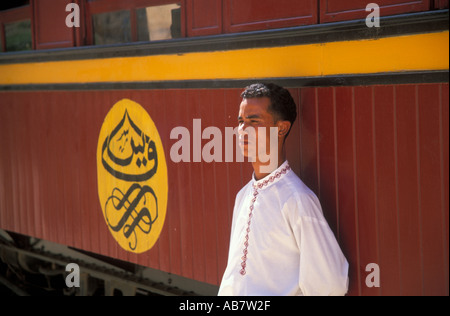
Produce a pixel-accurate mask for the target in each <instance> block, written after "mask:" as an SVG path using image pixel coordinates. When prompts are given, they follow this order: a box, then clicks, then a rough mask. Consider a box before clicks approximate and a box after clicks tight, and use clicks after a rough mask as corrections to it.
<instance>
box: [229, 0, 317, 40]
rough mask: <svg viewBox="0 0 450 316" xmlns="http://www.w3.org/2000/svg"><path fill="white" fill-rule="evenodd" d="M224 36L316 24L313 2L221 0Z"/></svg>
mask: <svg viewBox="0 0 450 316" xmlns="http://www.w3.org/2000/svg"><path fill="white" fill-rule="evenodd" d="M224 1H225V2H224V13H223V15H224V17H223V19H224V29H225V33H235V32H242V31H255V30H265V29H273V28H282V27H290V26H299V25H307V24H315V23H317V5H316V1H314V0H305V1H291V0H247V1H236V0H224Z"/></svg>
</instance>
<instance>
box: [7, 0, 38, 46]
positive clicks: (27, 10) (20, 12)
mask: <svg viewBox="0 0 450 316" xmlns="http://www.w3.org/2000/svg"><path fill="white" fill-rule="evenodd" d="M26 20H30V21H31V49H32V50H35V49H36V39H35V32H34V23H33V1H30V4H28V5H24V6H21V7H17V8H12V9H8V10H4V11H0V41H1V50H0V52H1V53H4V52H7V51H6V34H5V24H9V23H15V22H21V21H26Z"/></svg>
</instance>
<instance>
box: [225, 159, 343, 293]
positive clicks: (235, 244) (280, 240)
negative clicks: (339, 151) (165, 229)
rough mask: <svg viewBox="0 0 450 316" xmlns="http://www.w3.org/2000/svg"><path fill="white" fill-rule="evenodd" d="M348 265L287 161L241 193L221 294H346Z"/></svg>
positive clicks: (309, 193) (315, 201) (312, 197)
mask: <svg viewBox="0 0 450 316" xmlns="http://www.w3.org/2000/svg"><path fill="white" fill-rule="evenodd" d="M347 289H348V263H347V260H346V259H345V257H344V255H343V253H342V251H341V249H340V247H339V245H338V243H337V241H336V238H335V236H334V234H333V232H332V230H331V229H330V227H329V225H328V223H327V221H326V220H325V218H324V216H323V213H322V208H321V206H320V203H319V200H318V199H317V197H316V195H315V194H314V193H313V192H312V191H311V190H310V189H309V188H308V187H307V186H306V185H305V184H304V183H303V182H302V181H301V180H300V178H299V177H297V175H296V174H295V173H294V172H293V171H292V170H291V168H290V167H289V164H288V162H287V161H286V162H285V163H284V164H283V165H281V166H280V167H279V168H278V169H277V170H275V171H274V172H273V173H272V174H270V175H269V176H267V177H266V178H264V179H262V180H259V181H256V180H255V179H253V180H252V181H250V182H249V183H248V184H247V185H246V186H245V187H244V188H243V189H242V190H241V191H240V192H239V193H238V195H237V197H236V202H235V206H234V212H233V224H232V228H231V240H230V248H229V254H228V264H227V268H226V270H225V273H224V276H223V279H222V283H221V285H220V289H219V295H222V296H287V295H308V296H309V295H314V296H319V295H345V294H346V293H347Z"/></svg>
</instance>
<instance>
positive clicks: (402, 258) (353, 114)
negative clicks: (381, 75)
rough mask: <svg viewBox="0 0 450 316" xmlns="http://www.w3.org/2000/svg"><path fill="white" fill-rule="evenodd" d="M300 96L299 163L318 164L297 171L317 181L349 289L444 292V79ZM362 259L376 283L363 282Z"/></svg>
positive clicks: (365, 292)
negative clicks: (346, 265)
mask: <svg viewBox="0 0 450 316" xmlns="http://www.w3.org/2000/svg"><path fill="white" fill-rule="evenodd" d="M302 94H304V96H303V98H302V100H303V114H304V117H303V120H304V121H303V124H302V133H303V136H302V155H303V156H304V157H307V159H303V160H302V161H303V162H305V161H314V160H315V159H318V161H319V164H315V163H309V164H308V165H307V166H303V167H302V175H303V174H305V176H302V177H303V179H304V180H305V181H306V182H307V183H309V182H310V183H312V184H313V185H312V186H311V187H313V188H314V186H315V185H316V184H315V183H319V187H318V189H317V191H316V192H319V193H320V198H321V202H322V205H323V208H324V213H325V214H326V216H327V218H328V219H329V220H330V225H331V226H332V227H333V228H334V229H335V231H336V232H338V233H339V235H338V236H339V241H340V243H341V246H342V247H343V250H344V253H345V254H346V255H347V258H348V260H349V262H350V293H349V294H350V295H431V294H438V295H448V278H447V276H448V212H449V209H448V115H447V114H448V84H425V85H400V86H374V87H353V88H317V89H304V90H303V91H302ZM316 96H317V97H316ZM317 109H318V110H317ZM425 112H426V113H425ZM306 120H307V121H308V122H306ZM314 122H317V123H314ZM315 124H317V125H318V133H311V131H310V130H311V129H314V128H315ZM333 130H334V132H333ZM308 138H309V139H308ZM316 142H318V148H317V149H316V150H315V153H313V154H312V153H311V151H312V150H313V149H314V146H315V143H316ZM307 144H309V146H306V145H307ZM314 155H315V157H312V156H314ZM308 167H310V168H313V169H314V170H312V171H311V170H309V168H308ZM314 174H317V178H318V179H317V180H316V181H314V180H311V175H314ZM335 214H336V215H335ZM369 263H377V264H378V265H379V266H380V269H381V287H380V288H369V287H367V286H366V284H365V278H366V277H367V275H368V272H366V271H365V268H366V266H367V264H369Z"/></svg>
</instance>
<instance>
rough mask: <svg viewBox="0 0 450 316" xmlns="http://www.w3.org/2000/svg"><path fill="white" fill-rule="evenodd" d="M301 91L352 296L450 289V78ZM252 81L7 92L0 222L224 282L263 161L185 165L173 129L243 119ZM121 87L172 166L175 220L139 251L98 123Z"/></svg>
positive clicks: (0, 107) (315, 174) (308, 159)
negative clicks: (102, 157) (100, 164)
mask: <svg viewBox="0 0 450 316" xmlns="http://www.w3.org/2000/svg"><path fill="white" fill-rule="evenodd" d="M291 91H292V93H293V95H294V98H295V99H296V100H297V101H298V100H301V103H302V110H301V111H300V114H301V120H300V121H299V122H298V124H297V127H295V128H296V129H294V130H293V131H292V134H291V136H290V139H289V142H288V144H289V148H288V157H289V159H290V161H291V163H292V164H293V165H295V166H294V168H296V169H297V170H299V173H300V176H301V177H302V179H303V180H304V181H305V182H306V183H307V184H308V185H309V186H310V187H311V188H312V189H313V190H314V191H315V192H316V193H317V194H318V195H319V197H320V200H321V202H322V205H323V210H324V213H325V216H326V218H327V219H328V220H329V223H330V226H331V227H332V229H333V231H334V232H335V233H336V236H337V237H338V240H339V242H340V244H341V246H342V248H343V251H344V253H345V254H346V256H347V258H348V260H349V262H350V293H349V294H350V295H389V294H395V295H423V294H426V295H429V294H439V295H445V294H448V210H449V203H448V201H449V199H448V164H449V163H448V161H449V160H448V159H449V158H448V144H449V140H448V130H449V129H448V84H423V85H398V86H373V87H342V88H333V87H331V88H306V89H291ZM240 92H241V89H223V90H222V89H217V90H165V91H109V92H104V91H89V92H88V91H86V92H81V91H77V92H75V91H74V92H2V93H1V99H0V100H1V101H0V135H2V137H0V148H1V150H0V227H1V228H2V229H7V230H12V231H15V232H19V233H22V234H27V235H31V236H35V237H38V238H42V239H46V240H50V241H54V242H58V243H62V244H67V245H69V246H72V247H76V248H80V249H84V250H87V251H91V252H95V253H99V254H103V255H106V256H111V257H114V258H118V259H121V260H126V261H130V262H134V263H138V264H141V265H144V266H148V267H152V268H155V269H161V270H163V271H167V272H171V273H174V274H179V275H182V276H185V277H188V278H193V279H196V280H199V281H204V282H208V283H212V284H218V283H219V282H220V279H221V276H222V273H223V271H224V269H225V266H226V260H227V255H228V242H229V234H230V228H231V217H232V209H233V205H234V198H235V195H236V193H237V192H238V191H239V190H240V188H242V186H243V185H244V184H245V183H246V182H247V181H249V180H250V177H251V166H250V165H249V164H237V163H210V164H208V163H205V162H203V163H179V164H176V163H173V162H172V161H171V159H170V155H169V153H170V147H171V145H172V144H174V143H175V140H171V139H170V131H171V130H172V129H173V128H174V127H177V126H185V127H187V128H188V129H189V130H190V132H191V134H192V131H193V129H192V123H193V122H192V120H193V119H194V118H200V119H202V128H203V129H204V128H206V127H208V126H217V127H219V128H220V129H221V130H222V131H223V130H224V128H225V127H227V126H228V127H234V126H235V125H236V122H237V119H236V116H237V112H238V107H239V102H240V97H239V94H240ZM123 98H130V99H132V100H134V101H136V102H138V103H139V104H141V105H142V106H143V107H144V108H145V109H146V110H147V111H148V113H149V114H150V116H151V117H152V119H153V120H154V122H155V124H156V126H157V127H158V130H159V133H160V135H161V138H162V142H163V144H164V147H165V151H166V160H167V163H168V172H169V186H170V190H169V203H168V212H167V217H166V222H165V226H164V229H163V231H162V233H161V236H160V239H159V241H158V242H157V243H156V245H155V246H154V248H152V249H151V250H150V251H147V252H145V253H143V254H139V255H138V254H132V253H129V252H126V251H124V250H123V249H122V248H121V247H120V246H118V244H117V243H116V241H115V240H114V239H113V238H112V236H111V234H110V233H109V231H108V228H107V225H106V224H105V221H104V218H103V215H102V211H101V208H100V204H99V200H98V193H97V176H96V168H97V166H96V148H97V142H98V135H99V131H100V128H101V126H102V123H103V120H104V118H105V117H106V114H107V113H108V111H109V109H110V108H111V107H112V105H114V104H115V103H116V102H117V101H119V100H121V99H123ZM207 142H208V140H203V141H202V144H203V145H204V144H206V143H207ZM299 144H300V146H299ZM297 155H298V156H297ZM369 263H377V264H379V265H380V269H381V288H369V287H367V286H366V284H365V279H366V277H367V275H368V272H366V271H365V268H366V266H367V265H368V264H369Z"/></svg>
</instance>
